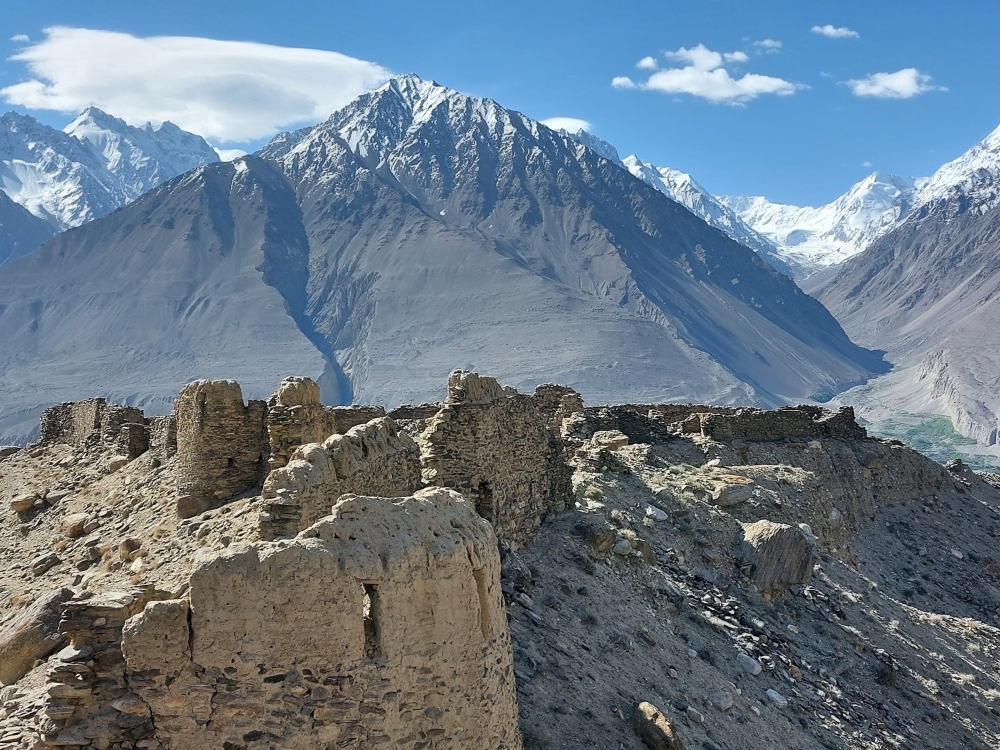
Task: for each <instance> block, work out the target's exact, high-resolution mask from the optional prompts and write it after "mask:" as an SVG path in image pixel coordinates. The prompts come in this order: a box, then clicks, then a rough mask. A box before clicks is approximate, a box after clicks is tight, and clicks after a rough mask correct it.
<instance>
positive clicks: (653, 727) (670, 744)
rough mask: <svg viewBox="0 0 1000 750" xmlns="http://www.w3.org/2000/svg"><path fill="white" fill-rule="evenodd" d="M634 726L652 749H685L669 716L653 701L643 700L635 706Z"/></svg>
mask: <svg viewBox="0 0 1000 750" xmlns="http://www.w3.org/2000/svg"><path fill="white" fill-rule="evenodd" d="M632 728H633V729H634V730H635V733H636V735H638V737H639V739H640V740H642V742H643V744H645V745H646V747H648V748H650V750H684V744H683V743H682V742H681V741H680V739H678V737H677V735H676V734H675V733H674V728H673V727H672V726H670V722H669V721H667V717H666V716H664V715H663V712H662V711H660V709H658V708H657V707H656V706H654V705H653V704H652V703H649V702H647V701H643V702H642V703H640V704H639V705H638V706H636V707H635V712H634V713H633V714H632Z"/></svg>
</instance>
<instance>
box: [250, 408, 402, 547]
mask: <svg viewBox="0 0 1000 750" xmlns="http://www.w3.org/2000/svg"><path fill="white" fill-rule="evenodd" d="M420 471H421V468H420V450H419V449H418V448H417V445H416V443H415V442H414V441H413V439H412V438H410V437H409V436H408V435H406V434H403V433H401V432H400V431H399V430H398V429H397V427H396V423H395V422H393V421H392V420H391V419H389V418H388V417H381V418H379V419H375V420H372V421H371V422H368V423H366V424H363V425H359V426H357V427H353V428H351V429H350V430H348V431H347V434H346V435H331V436H330V437H329V438H327V439H326V440H325V441H324V442H323V443H322V444H319V443H310V444H307V445H304V446H300V447H299V448H298V449H296V450H295V452H294V453H293V454H292V456H291V460H290V461H289V462H288V464H287V465H286V466H284V467H282V468H279V469H276V470H274V471H272V472H271V473H270V474H269V475H268V477H267V479H266V480H265V482H264V489H263V491H262V493H261V496H262V498H263V501H262V504H263V512H262V513H261V516H260V533H261V537H262V538H264V539H275V538H278V537H282V536H294V535H295V534H297V533H299V532H300V531H302V529H304V528H306V527H307V526H310V525H312V524H313V523H315V522H316V521H318V520H319V519H320V518H322V517H324V516H326V515H327V514H328V513H329V512H330V508H331V507H332V506H333V504H334V503H335V502H336V501H337V498H339V497H340V496H341V495H343V494H346V493H348V492H351V493H355V494H363V495H379V496H381V497H403V496H406V495H409V494H411V493H413V492H414V491H416V490H417V489H419V488H420V486H421V478H420Z"/></svg>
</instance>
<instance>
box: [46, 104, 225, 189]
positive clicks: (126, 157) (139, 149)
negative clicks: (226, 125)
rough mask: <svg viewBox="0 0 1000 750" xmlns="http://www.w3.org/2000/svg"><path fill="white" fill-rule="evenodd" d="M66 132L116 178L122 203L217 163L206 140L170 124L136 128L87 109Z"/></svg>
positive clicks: (90, 108)
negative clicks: (122, 197) (88, 150)
mask: <svg viewBox="0 0 1000 750" xmlns="http://www.w3.org/2000/svg"><path fill="white" fill-rule="evenodd" d="M64 132H65V133H66V134H67V135H71V136H73V137H74V138H76V139H78V140H80V141H84V142H85V143H88V144H90V146H91V147H92V148H93V149H94V150H95V151H96V152H97V153H98V154H100V157H101V161H102V163H103V165H104V168H105V169H106V170H107V171H108V172H110V173H111V174H112V175H114V176H115V177H116V178H117V181H118V183H119V184H120V185H121V190H122V193H123V194H124V196H125V200H126V201H133V200H135V199H136V198H138V197H139V196H140V195H142V194H143V193H145V192H146V191H148V190H151V189H152V188H154V187H156V186H157V185H159V184H160V183H161V182H166V181H167V180H169V179H171V178H172V177H176V176H177V175H179V174H184V173H185V172H189V171H191V170H192V169H194V168H195V167H200V166H202V165H203V164H211V163H212V162H214V161H219V155H218V153H217V152H216V151H215V149H213V148H212V147H211V146H209V145H208V143H206V142H205V139H204V138H202V137H201V136H199V135H195V134H194V133H189V132H187V131H186V130H181V129H180V128H179V127H177V126H176V125H174V124H173V123H172V122H164V123H163V124H162V125H160V126H158V127H153V125H151V124H150V123H148V122H147V123H146V124H145V125H143V126H142V127H141V128H134V127H132V126H131V125H129V124H128V123H126V122H125V121H124V120H120V119H118V118H117V117H113V116H112V115H109V114H107V113H106V112H102V111H101V110H99V109H98V108H97V107H88V108H87V109H85V110H84V111H83V112H81V113H80V114H79V115H78V116H77V117H76V119H75V120H73V122H71V123H70V124H69V125H67V126H66V128H65V129H64Z"/></svg>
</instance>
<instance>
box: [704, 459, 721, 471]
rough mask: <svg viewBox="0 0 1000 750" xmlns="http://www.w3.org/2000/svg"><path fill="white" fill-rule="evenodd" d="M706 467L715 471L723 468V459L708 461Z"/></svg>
mask: <svg viewBox="0 0 1000 750" xmlns="http://www.w3.org/2000/svg"><path fill="white" fill-rule="evenodd" d="M705 466H707V467H709V468H710V469H715V468H717V467H719V466H722V459H721V458H713V459H712V460H711V461H708V462H707V463H706V464H705Z"/></svg>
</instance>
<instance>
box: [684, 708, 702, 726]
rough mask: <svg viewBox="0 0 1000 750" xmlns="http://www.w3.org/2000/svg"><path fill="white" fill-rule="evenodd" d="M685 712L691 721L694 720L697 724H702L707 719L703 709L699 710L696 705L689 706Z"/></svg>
mask: <svg viewBox="0 0 1000 750" xmlns="http://www.w3.org/2000/svg"><path fill="white" fill-rule="evenodd" d="M684 713H686V714H687V717H688V718H689V719H691V721H693V722H694V723H695V724H701V723H702V722H703V721H705V717H704V716H702V714H701V711H699V710H698V709H697V708H695V707H694V706H688V707H687V711H685V712H684Z"/></svg>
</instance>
